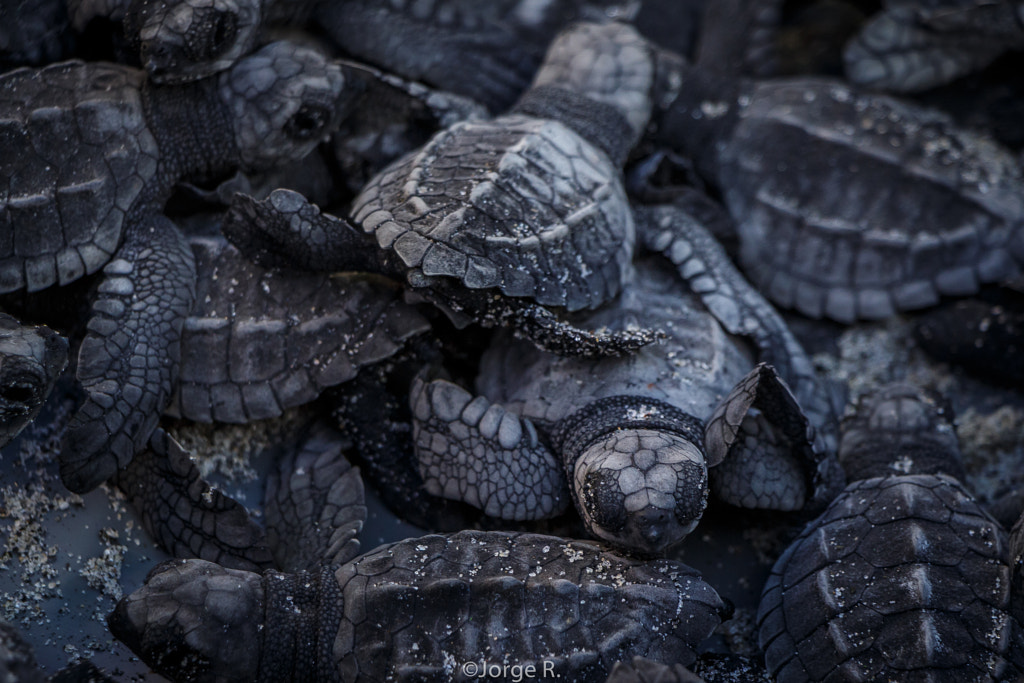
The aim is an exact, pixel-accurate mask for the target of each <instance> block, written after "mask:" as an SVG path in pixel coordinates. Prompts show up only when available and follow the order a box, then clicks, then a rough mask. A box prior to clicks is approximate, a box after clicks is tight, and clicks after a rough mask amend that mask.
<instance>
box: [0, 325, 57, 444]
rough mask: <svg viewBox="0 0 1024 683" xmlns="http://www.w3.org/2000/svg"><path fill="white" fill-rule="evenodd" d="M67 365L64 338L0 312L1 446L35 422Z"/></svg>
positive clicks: (51, 331)
mask: <svg viewBox="0 0 1024 683" xmlns="http://www.w3.org/2000/svg"><path fill="white" fill-rule="evenodd" d="M67 364H68V341H67V339H65V338H64V337H62V336H60V335H59V334H57V333H56V332H54V331H53V330H51V329H49V328H48V327H43V326H41V325H40V326H29V325H22V324H21V323H20V322H18V321H17V320H16V319H15V318H13V317H11V316H9V315H7V314H5V313H0V447H2V446H5V445H6V444H7V443H8V442H10V441H11V439H13V438H14V437H16V436H17V435H18V433H19V432H21V430H22V429H24V428H25V426H26V425H27V424H28V423H29V422H31V421H32V420H33V419H35V416H36V415H38V414H39V410H40V409H41V408H42V407H43V403H44V402H45V401H46V397H47V396H49V395H50V391H51V390H52V389H53V385H54V383H55V382H56V381H57V378H58V377H60V374H61V373H62V372H63V371H64V368H65V367H67Z"/></svg>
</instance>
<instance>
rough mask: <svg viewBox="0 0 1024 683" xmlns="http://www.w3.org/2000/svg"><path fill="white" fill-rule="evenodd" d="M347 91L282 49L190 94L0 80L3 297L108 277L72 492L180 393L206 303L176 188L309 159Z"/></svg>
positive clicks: (272, 48)
mask: <svg viewBox="0 0 1024 683" xmlns="http://www.w3.org/2000/svg"><path fill="white" fill-rule="evenodd" d="M344 85H345V78H344V77H343V75H342V71H341V69H340V67H339V66H337V65H335V64H332V63H330V62H328V61H327V60H326V59H325V58H324V57H323V56H321V55H320V54H319V53H317V52H315V51H313V50H310V49H308V48H302V47H297V46H295V45H292V44H289V43H284V42H281V43H274V44H271V45H268V46H267V47H265V48H263V49H262V50H260V51H259V52H257V53H255V54H253V55H251V56H250V57H248V58H247V59H245V60H244V61H242V62H239V63H238V64H237V65H236V66H235V67H234V68H233V69H232V70H231V71H228V72H226V73H224V74H222V75H221V76H220V77H218V78H217V79H212V80H208V81H204V82H201V83H195V84H189V85H186V86H174V87H165V88H158V87H151V86H149V85H147V84H145V74H144V72H142V71H140V70H137V69H131V68H127V67H122V66H116V65H112V64H101V63H95V64H85V63H82V62H66V63H61V64H57V65H53V66H50V67H46V68H43V69H19V70H17V71H14V72H11V73H8V74H5V75H3V76H2V77H0V112H2V116H0V136H2V139H3V140H4V141H5V142H4V144H3V146H2V148H3V150H4V153H3V155H2V157H0V174H2V177H3V179H4V186H5V187H6V188H7V189H6V191H5V194H3V195H2V197H0V201H2V205H3V207H4V211H3V219H2V220H3V221H4V234H5V235H6V236H7V239H6V242H5V243H3V244H0V292H10V291H14V290H18V289H22V288H23V289H26V290H28V291H35V290H38V289H41V288H44V287H49V286H51V285H54V284H57V283H60V284H65V283H67V282H70V281H73V280H75V279H77V278H79V277H81V276H83V275H85V274H87V273H92V272H94V271H95V270H97V269H98V268H100V267H101V266H103V265H104V264H106V269H105V275H106V277H105V279H104V281H103V283H102V284H101V285H100V286H99V290H98V294H97V297H96V299H95V300H94V301H93V304H92V319H91V320H90V322H89V333H88V335H87V336H86V338H85V340H84V341H83V342H82V345H81V350H80V354H79V363H78V378H79V380H80V381H81V383H82V384H83V386H84V387H85V390H86V392H87V394H88V397H87V399H86V402H85V404H84V405H83V406H82V408H81V409H80V410H79V412H78V413H77V414H76V416H75V417H74V418H73V419H72V422H71V425H70V427H69V430H68V433H67V438H66V439H65V442H64V443H65V445H64V448H63V449H62V451H61V454H60V455H61V477H62V479H63V480H64V483H65V485H66V486H67V487H68V488H69V489H71V490H73V491H78V492H82V491H87V490H90V489H92V488H94V487H95V486H97V485H98V484H99V483H100V482H102V481H103V480H104V479H106V478H107V477H109V476H110V475H111V474H113V473H114V471H115V470H116V469H117V467H118V466H119V465H124V464H125V463H126V462H127V461H128V460H129V459H131V457H132V456H133V455H134V453H135V452H136V451H137V450H138V449H139V448H141V447H142V446H143V445H144V444H145V443H146V440H147V439H148V438H149V434H150V433H151V432H152V429H153V427H154V426H155V424H156V420H157V418H158V416H159V413H160V411H161V410H162V408H163V407H164V405H165V404H166V401H167V397H168V395H169V392H170V390H171V385H172V382H173V380H174V376H175V373H176V369H177V362H178V338H179V336H180V331H181V325H182V322H183V320H184V318H185V316H186V315H187V313H188V311H189V310H190V308H191V307H192V302H193V297H194V289H195V282H194V281H195V269H194V264H193V259H192V254H191V250H190V249H189V248H188V245H187V244H186V243H185V240H184V238H183V236H182V234H181V232H180V231H179V230H178V228H177V227H176V226H175V225H174V224H173V223H172V222H171V221H170V220H169V219H168V218H167V217H165V216H163V215H162V214H161V211H162V210H163V205H164V202H165V201H166V200H167V197H168V196H169V195H170V193H171V190H172V189H173V186H174V184H175V183H176V182H178V181H179V180H182V179H188V178H202V177H215V176H216V175H218V174H221V173H227V172H230V171H231V170H233V169H235V168H239V167H240V168H251V169H258V168H262V167H267V166H271V165H274V164H276V163H278V162H281V161H285V160H289V159H297V158H300V157H302V156H304V155H305V154H307V153H308V152H309V150H311V149H312V148H313V147H314V146H315V145H316V144H317V142H319V141H320V140H321V139H323V138H324V137H326V136H327V135H328V134H329V133H330V132H331V130H332V129H333V127H335V126H336V125H337V122H338V120H339V117H340V111H341V107H340V104H339V102H340V100H341V96H342V90H343V87H344ZM40 226H44V227H46V229H42V228H41V227H40Z"/></svg>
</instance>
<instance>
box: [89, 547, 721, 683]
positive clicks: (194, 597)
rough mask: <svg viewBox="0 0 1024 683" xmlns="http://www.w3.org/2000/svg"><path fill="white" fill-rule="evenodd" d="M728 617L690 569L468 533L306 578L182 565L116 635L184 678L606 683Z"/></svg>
mask: <svg viewBox="0 0 1024 683" xmlns="http://www.w3.org/2000/svg"><path fill="white" fill-rule="evenodd" d="M724 611H725V605H724V603H723V602H722V600H721V598H720V597H719V596H718V594H717V593H715V591H714V589H713V588H711V586H709V585H708V584H707V583H705V582H704V581H703V580H702V579H701V578H700V576H699V575H698V574H697V573H696V572H695V571H694V570H693V569H691V568H690V567H687V566H686V565H684V564H681V563H679V562H675V561H671V560H654V561H648V562H645V561H640V560H636V559H632V558H629V557H626V556H623V555H619V554H617V553H615V552H612V551H609V550H607V549H605V548H602V547H601V546H599V545H597V544H595V543H593V542H589V541H575V540H573V541H569V540H565V539H561V538H557V537H552V536H542V535H536V534H522V533H507V532H474V531H463V532H459V533H456V534H450V535H441V534H434V535H428V536H423V537H420V538H410V539H407V540H405V541H400V542H398V543H393V544H390V545H385V546H382V547H380V548H378V549H376V550H373V551H371V552H369V553H367V554H365V555H362V556H360V557H358V558H356V559H355V560H353V561H351V562H348V563H346V564H342V565H340V566H331V567H323V568H318V569H315V570H311V571H307V572H299V573H295V574H282V573H278V572H266V573H264V574H263V575H260V574H256V573H252V572H243V571H238V570H232V569H225V568H222V567H219V566H217V565H215V564H212V563H209V562H204V561H202V560H173V561H169V562H166V563H163V564H161V565H158V566H157V567H156V568H154V570H153V571H152V572H150V575H149V577H148V578H147V581H146V584H145V585H144V586H143V587H141V588H140V589H138V590H137V591H135V592H134V593H132V594H131V595H129V596H127V597H125V598H124V599H122V600H121V601H120V602H119V603H118V605H117V607H116V608H115V609H114V612H113V613H112V614H111V615H110V617H109V619H108V623H109V625H110V629H111V631H112V632H113V633H114V635H115V636H117V637H118V638H119V639H120V640H122V641H123V642H125V643H126V644H127V645H128V646H129V647H130V648H131V649H132V650H133V651H134V652H135V653H136V654H137V655H139V656H140V657H141V658H142V659H144V660H145V661H146V662H147V663H149V664H150V666H152V667H153V668H154V669H156V670H157V671H160V672H161V673H163V674H164V675H166V676H168V677H170V678H171V679H173V680H190V681H191V680H220V681H255V680H318V681H347V682H353V683H354V682H356V681H384V680H409V681H412V680H442V681H468V680H471V679H473V678H474V677H477V676H478V675H479V674H480V672H481V671H490V670H491V668H490V667H493V666H497V667H498V669H497V670H498V671H501V666H502V665H503V664H504V665H509V664H520V665H523V666H527V665H533V666H534V667H535V671H537V672H538V673H539V672H542V671H548V672H549V676H550V677H552V678H554V677H557V678H560V679H561V680H572V681H580V682H585V681H595V682H602V683H603V681H604V680H605V678H606V676H607V675H608V672H609V670H610V669H611V668H612V666H613V665H614V663H615V662H616V661H619V660H622V659H629V658H631V657H632V656H633V655H641V656H644V657H648V658H650V659H654V660H656V661H662V662H680V663H682V664H684V665H685V664H687V663H690V662H692V661H693V660H694V659H695V657H696V652H695V650H696V648H697V646H698V645H699V644H700V643H701V641H703V640H704V639H705V638H706V637H707V636H708V635H709V634H710V633H711V631H712V630H713V629H714V628H715V626H716V625H717V624H718V623H719V621H720V619H721V617H722V615H723V613H724ZM485 667H486V668H485ZM544 667H548V668H547V669H545V668H544ZM510 676H511V674H504V673H499V674H498V675H497V676H495V678H497V679H500V680H510Z"/></svg>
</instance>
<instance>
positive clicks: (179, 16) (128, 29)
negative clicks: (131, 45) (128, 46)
mask: <svg viewBox="0 0 1024 683" xmlns="http://www.w3.org/2000/svg"><path fill="white" fill-rule="evenodd" d="M260 4H261V3H260V0H179V1H178V2H164V1H163V0H142V1H141V2H136V3H134V4H133V6H132V8H131V9H130V10H129V11H128V12H127V13H126V14H125V18H124V24H125V33H126V34H127V35H128V36H130V37H131V39H132V40H134V41H137V42H138V48H139V57H140V59H141V61H142V66H143V67H145V69H146V71H147V72H149V76H150V78H152V79H153V81H154V82H156V83H161V84H167V83H183V82H186V81H194V80H198V79H200V78H205V77H207V76H211V75H213V74H215V73H219V72H221V71H224V70H225V69H227V68H229V67H230V66H231V65H232V64H234V63H235V62H236V61H237V60H238V59H240V58H241V57H242V56H243V55H245V54H247V53H249V52H250V51H251V50H252V48H253V46H254V45H255V44H256V39H257V36H258V33H259V27H260V18H261V8H260Z"/></svg>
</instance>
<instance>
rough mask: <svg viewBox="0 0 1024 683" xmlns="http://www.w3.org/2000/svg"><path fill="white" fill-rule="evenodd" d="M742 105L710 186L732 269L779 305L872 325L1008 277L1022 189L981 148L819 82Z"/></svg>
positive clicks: (1013, 267)
mask: <svg viewBox="0 0 1024 683" xmlns="http://www.w3.org/2000/svg"><path fill="white" fill-rule="evenodd" d="M740 101H741V105H740V106H739V108H738V110H737V111H736V112H735V114H736V116H737V119H736V124H735V129H734V130H733V132H732V134H731V135H730V136H729V138H728V140H727V141H726V142H725V143H724V144H723V145H722V146H721V148H720V153H719V155H718V164H719V168H718V178H719V182H720V183H721V186H722V190H723V193H724V195H725V199H726V202H727V204H728V206H729V210H730V212H731V213H732V215H733V217H734V218H735V219H736V222H737V226H738V229H739V232H740V242H741V248H740V261H741V263H742V265H743V267H744V268H745V270H746V272H747V274H748V276H749V277H750V279H751V280H752V282H753V283H754V284H755V285H756V286H757V287H758V288H759V289H760V290H761V291H762V292H764V293H765V295H766V296H768V297H769V298H771V299H772V300H774V301H775V302H776V303H778V304H779V305H781V306H785V307H794V308H796V309H797V310H799V311H800V312H802V313H804V314H806V315H808V316H811V317H815V318H818V317H822V316H825V317H829V318H832V319H834V320H839V321H841V322H851V321H853V320H855V319H858V318H869V319H870V318H883V317H886V316H889V315H892V314H893V313H894V312H896V311H900V310H909V309H914V308H921V307H924V306H928V305H931V304H934V303H936V302H937V301H938V299H939V297H940V295H965V294H971V293H973V292H975V291H977V289H978V286H979V283H985V282H993V281H998V280H1001V279H1003V278H1006V277H1009V276H1011V275H1013V274H1014V273H1015V272H1017V271H1018V270H1019V267H1020V266H1019V263H1020V262H1021V261H1022V260H1024V233H1022V231H1021V229H1020V225H1021V220H1022V218H1024V183H1022V180H1021V172H1020V169H1019V166H1018V164H1017V163H1016V160H1015V159H1014V158H1013V157H1012V156H1011V155H1010V153H1009V152H1007V151H1006V150H1004V149H1002V148H1001V147H999V146H998V145H997V144H996V143H994V142H993V141H992V140H990V139H989V138H987V137H984V136H983V135H979V134H975V133H972V132H968V131H966V130H962V129H958V128H956V127H955V126H954V125H953V124H952V122H951V121H950V120H949V119H948V118H946V117H945V116H943V115H941V114H939V113H937V112H933V111H930V110H926V109H922V108H918V107H915V106H913V105H911V104H906V103H901V102H898V101H896V100H894V99H891V98H886V97H880V96H869V95H861V94H857V93H856V92H855V91H853V90H851V89H850V88H848V87H846V86H844V85H842V84H840V83H838V82H833V81H828V80H824V79H793V80H780V81H773V82H765V83H761V84H756V85H752V86H750V87H749V89H748V90H747V91H746V92H745V94H744V95H742V96H741V98H740ZM709 111H710V110H709ZM720 113H721V112H719V114H720Z"/></svg>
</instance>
